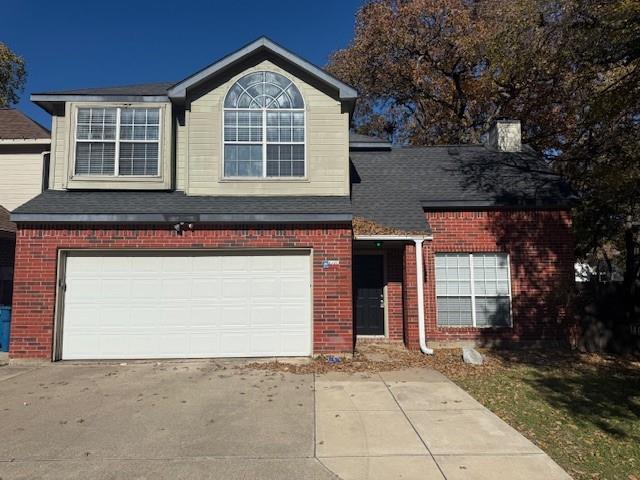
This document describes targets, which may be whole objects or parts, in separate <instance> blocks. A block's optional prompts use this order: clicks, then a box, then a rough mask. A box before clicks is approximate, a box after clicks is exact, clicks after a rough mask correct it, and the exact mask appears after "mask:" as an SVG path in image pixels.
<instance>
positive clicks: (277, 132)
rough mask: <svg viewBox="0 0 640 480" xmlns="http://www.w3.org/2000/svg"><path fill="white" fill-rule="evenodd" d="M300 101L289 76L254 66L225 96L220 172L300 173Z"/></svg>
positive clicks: (246, 174)
mask: <svg viewBox="0 0 640 480" xmlns="http://www.w3.org/2000/svg"><path fill="white" fill-rule="evenodd" d="M304 121H305V117H304V101H303V99H302V95H301V94H300V91H299V90H298V88H297V87H296V86H295V85H294V84H293V82H291V80H289V79H288V78H286V77H284V76H283V75H280V74H279V73H274V72H256V73H250V74H248V75H245V76H244V77H242V78H241V79H240V80H238V81H237V82H236V83H235V84H234V85H233V87H231V89H230V90H229V92H228V93H227V96H226V98H225V101H224V176H225V177H227V178H233V177H254V178H264V177H269V178H272V177H304V176H305V175H306V172H305V170H306V169H305V130H304Z"/></svg>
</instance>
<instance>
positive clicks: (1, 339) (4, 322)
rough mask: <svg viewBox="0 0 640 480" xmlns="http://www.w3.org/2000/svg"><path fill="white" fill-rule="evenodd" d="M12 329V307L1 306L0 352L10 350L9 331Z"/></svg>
mask: <svg viewBox="0 0 640 480" xmlns="http://www.w3.org/2000/svg"><path fill="white" fill-rule="evenodd" d="M10 331H11V307H3V306H0V352H8V351H9V332H10Z"/></svg>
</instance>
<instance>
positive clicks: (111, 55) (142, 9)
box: [0, 0, 362, 128]
mask: <svg viewBox="0 0 640 480" xmlns="http://www.w3.org/2000/svg"><path fill="white" fill-rule="evenodd" d="M361 3H362V2H361V0H322V1H305V0H297V1H296V0H272V1H270V2H267V1H253V0H242V1H239V0H236V1H228V0H226V1H214V0H210V1H198V2H195V1H182V2H180V1H172V2H167V1H165V0H156V1H149V0H143V1H138V0H128V1H126V0H110V1H107V2H91V1H87V0H84V1H78V0H72V1H65V0H59V1H52V0H46V1H44V0H20V1H12V2H7V4H6V5H4V6H3V15H2V16H3V19H2V28H1V29H0V41H2V42H4V43H6V44H7V45H9V48H11V49H12V50H13V51H14V52H16V53H18V54H19V55H21V56H22V57H24V59H25V61H26V64H27V71H28V80H27V85H26V88H25V91H24V93H23V95H22V98H21V101H20V103H19V104H18V108H20V109H21V110H23V111H24V112H25V113H27V115H29V116H31V117H32V118H34V119H35V120H37V121H39V122H40V123H42V124H43V125H45V126H47V127H48V128H50V122H51V121H50V118H49V115H48V114H47V113H46V112H44V111H43V110H41V109H40V108H39V107H37V106H36V105H33V104H32V103H31V102H30V101H29V95H30V94H31V93H34V92H43V91H49V90H61V89H73V88H84V87H100V86H112V85H126V84H130V83H144V82H164V81H174V80H175V81H177V80H180V79H182V78H184V77H186V76H188V75H190V74H191V73H193V72H195V71H197V70H198V69H200V68H202V67H203V66H205V65H208V64H209V63H211V62H213V61H214V60H216V59H218V58H220V57H222V56H224V55H226V54H228V53H230V52H232V51H234V50H236V49H238V48H239V47H241V46H243V45H244V44H246V43H248V42H250V41H252V40H254V39H256V38H257V37H259V36H261V35H267V36H268V37H270V38H271V39H272V40H274V41H275V42H277V43H279V44H281V45H282V46H284V47H286V48H288V49H289V50H292V51H293V52H294V53H297V54H298V55H300V56H302V57H304V58H306V59H307V60H309V61H311V62H312V63H315V64H316V65H318V66H321V67H322V66H324V65H325V64H326V62H327V60H328V58H329V55H330V54H331V52H333V51H335V50H337V49H339V48H342V47H344V46H346V45H347V44H348V42H349V41H350V39H351V38H352V36H353V27H354V20H355V18H354V15H355V12H356V10H357V9H358V7H359V6H360V4H361Z"/></svg>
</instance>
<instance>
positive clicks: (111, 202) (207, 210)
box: [12, 190, 351, 215]
mask: <svg viewBox="0 0 640 480" xmlns="http://www.w3.org/2000/svg"><path fill="white" fill-rule="evenodd" d="M12 213H14V214H86V215H90V214H98V215H99V214H166V215H195V214H257V215H259V214H350V213H351V202H350V201H349V197H321V196H308V197H303V196H296V197H289V196H283V197H276V196H274V197H241V196H224V197H222V196H219V197H214V196H187V195H185V193H184V192H144V191H62V190H47V191H45V192H43V193H41V194H40V195H38V196H37V197H35V198H34V199H32V200H31V201H29V202H27V203H25V204H24V205H22V206H20V207H18V208H17V209H16V210H14V211H13V212H12Z"/></svg>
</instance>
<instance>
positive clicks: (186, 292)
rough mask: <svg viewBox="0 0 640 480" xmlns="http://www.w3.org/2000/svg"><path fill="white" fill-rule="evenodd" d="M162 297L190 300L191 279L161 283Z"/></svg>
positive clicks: (169, 280) (176, 279) (175, 279)
mask: <svg viewBox="0 0 640 480" xmlns="http://www.w3.org/2000/svg"><path fill="white" fill-rule="evenodd" d="M161 290H162V296H163V297H164V298H173V299H176V300H183V299H184V300H190V299H191V279H190V278H172V279H168V280H163V281H162V289H161Z"/></svg>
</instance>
